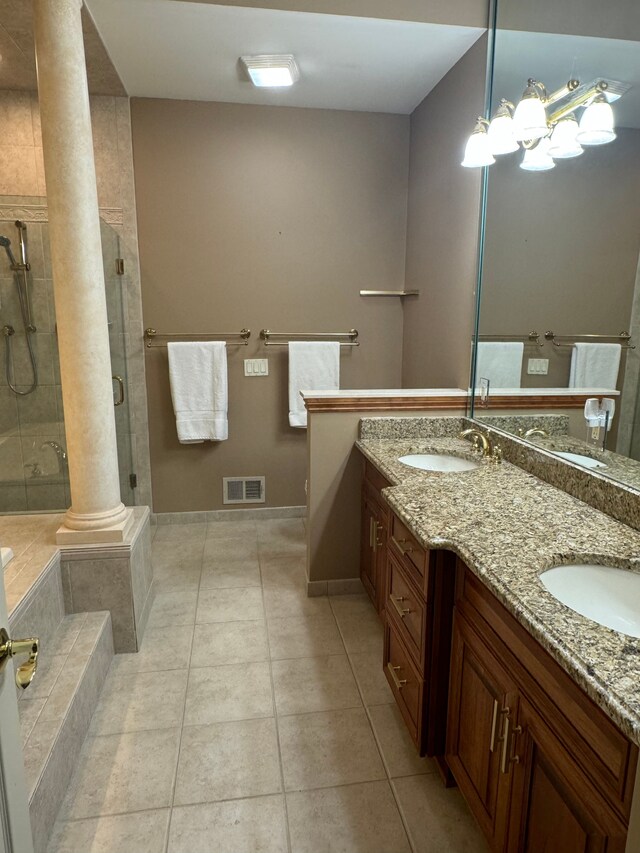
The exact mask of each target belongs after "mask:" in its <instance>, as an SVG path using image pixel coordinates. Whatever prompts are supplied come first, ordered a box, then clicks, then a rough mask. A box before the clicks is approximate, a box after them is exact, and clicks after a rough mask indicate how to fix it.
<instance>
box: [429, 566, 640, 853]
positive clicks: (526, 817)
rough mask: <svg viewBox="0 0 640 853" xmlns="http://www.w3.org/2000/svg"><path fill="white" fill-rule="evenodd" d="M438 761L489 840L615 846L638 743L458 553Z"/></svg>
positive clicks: (568, 848)
mask: <svg viewBox="0 0 640 853" xmlns="http://www.w3.org/2000/svg"><path fill="white" fill-rule="evenodd" d="M455 598H456V601H455V613H454V621H453V639H452V653H451V677H450V691H449V718H448V727H447V746H446V760H447V763H448V764H449V767H450V768H451V771H452V772H453V775H454V777H455V779H456V782H457V783H458V785H459V787H460V790H461V791H462V793H463V795H464V797H465V799H466V801H467V803H468V805H469V807H470V808H471V810H472V811H473V813H474V815H475V816H476V819H477V820H478V823H479V824H480V826H481V828H482V829H483V831H484V833H485V836H486V837H487V839H488V841H489V843H490V845H491V848H492V849H493V850H495V851H501V853H503V851H504V853H538V851H542V850H545V851H549V853H552V851H557V853H596V851H597V853H605V851H606V853H624V849H625V843H626V836H627V825H628V817H629V809H630V803H631V795H632V791H633V783H634V779H635V767H636V762H637V754H638V750H637V748H636V747H635V746H633V745H632V744H631V743H630V742H629V741H628V740H627V738H625V737H624V735H623V734H622V733H621V732H620V731H619V729H618V728H617V727H616V726H615V725H614V724H613V723H612V721H611V720H610V719H609V718H608V717H607V716H606V715H605V714H604V712H602V711H601V710H600V708H598V707H597V706H596V705H595V704H594V703H593V702H592V701H591V700H590V699H589V698H588V697H587V696H586V694H585V693H584V692H583V691H582V690H580V688H579V687H578V686H577V685H576V684H575V682H574V681H573V680H572V679H571V678H570V677H569V676H568V675H567V674H566V673H565V672H564V671H563V670H562V669H561V668H560V667H559V666H558V664H557V663H556V662H555V661H554V660H553V659H552V658H551V656H550V655H549V654H548V653H547V652H546V651H545V650H544V649H543V648H542V646H540V644H539V643H537V642H536V641H535V640H534V639H533V638H532V637H531V636H530V635H529V634H528V633H527V632H526V631H525V630H524V629H523V628H522V626H520V625H519V624H518V623H517V622H516V621H515V619H513V617H512V616H511V615H510V614H509V613H508V612H507V611H506V609H505V608H504V607H503V606H502V605H501V604H500V603H499V602H498V601H497V599H495V597H494V596H493V595H492V594H491V593H490V592H489V591H488V590H487V589H486V588H485V587H484V586H483V585H482V583H481V582H480V581H479V580H478V579H477V578H476V577H475V576H474V575H473V574H472V573H471V572H470V571H469V570H468V569H467V568H466V566H464V564H463V563H462V562H461V561H458V566H457V570H456V596H455Z"/></svg>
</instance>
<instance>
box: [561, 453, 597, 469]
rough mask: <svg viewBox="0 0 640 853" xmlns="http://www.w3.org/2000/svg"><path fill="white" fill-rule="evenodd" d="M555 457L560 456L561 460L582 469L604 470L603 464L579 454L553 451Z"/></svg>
mask: <svg viewBox="0 0 640 853" xmlns="http://www.w3.org/2000/svg"><path fill="white" fill-rule="evenodd" d="M554 453H555V455H556V456H562V458H563V459H568V460H569V462H576V463H577V464H578V465H582V466H583V467H584V468H606V467H607V466H606V465H605V464H604V462H598V460H597V459H592V458H591V457H590V456H583V455H582V454H581V453H569V452H568V451H566V450H555V451H554Z"/></svg>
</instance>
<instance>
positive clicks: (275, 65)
mask: <svg viewBox="0 0 640 853" xmlns="http://www.w3.org/2000/svg"><path fill="white" fill-rule="evenodd" d="M240 62H242V64H243V65H244V67H245V68H246V69H247V74H248V75H249V77H250V78H251V82H252V83H253V85H254V86H260V87H268V88H271V89H276V88H281V87H282V86H293V84H294V83H295V82H296V80H299V79H300V71H299V69H298V66H297V64H296V60H295V57H294V56H293V55H292V54H290V53H285V54H281V55H276V54H262V55H260V56H241V57H240Z"/></svg>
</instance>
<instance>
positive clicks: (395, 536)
mask: <svg viewBox="0 0 640 853" xmlns="http://www.w3.org/2000/svg"><path fill="white" fill-rule="evenodd" d="M385 577H386V588H385V606H384V615H385V641H384V658H383V666H384V672H385V675H386V677H387V681H388V682H389V685H390V687H391V690H392V691H393V694H394V696H395V699H396V702H397V704H398V707H399V709H400V712H401V713H402V716H403V717H404V720H405V723H406V725H407V728H408V730H409V733H410V735H411V737H412V739H413V741H414V743H415V745H416V747H417V749H418V752H419V753H420V755H432V756H436V757H441V756H442V755H443V754H444V747H445V739H446V726H447V697H448V685H449V653H450V642H451V612H452V606H453V591H454V578H455V558H454V557H453V555H452V554H450V553H448V552H446V551H427V550H425V549H424V548H423V547H422V546H421V545H420V544H419V542H418V541H417V540H416V539H415V538H414V537H413V536H412V534H411V533H410V532H409V530H408V529H407V528H406V526H405V525H404V524H403V523H402V521H401V520H400V519H399V518H398V517H397V516H396V515H394V514H393V513H392V514H391V515H390V516H389V536H388V542H387V565H386V572H385Z"/></svg>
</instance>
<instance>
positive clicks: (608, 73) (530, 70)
mask: <svg viewBox="0 0 640 853" xmlns="http://www.w3.org/2000/svg"><path fill="white" fill-rule="evenodd" d="M528 77H534V78H535V79H536V80H540V81H541V82H542V83H544V84H545V86H546V87H547V89H548V91H549V92H552V91H553V90H554V89H558V88H560V86H562V85H563V84H564V83H566V82H567V80H569V79H570V78H571V77H575V78H577V79H579V80H580V81H581V82H582V83H590V82H591V81H592V80H596V79H598V78H599V77H605V78H609V79H610V80H620V81H621V82H623V83H629V84H631V86H632V88H631V89H630V90H629V91H628V92H626V93H625V94H624V95H623V97H622V98H621V99H620V100H619V101H617V102H616V103H615V104H614V113H615V117H616V124H617V125H618V126H619V127H640V42H637V41H623V40H622V39H606V38H594V37H591V36H572V35H561V34H557V33H529V32H520V31H515V30H498V32H497V33H496V55H495V68H494V85H493V100H494V103H496V104H497V103H498V102H499V101H500V98H507V99H508V100H510V101H513V102H514V103H515V102H517V101H518V100H519V99H520V97H521V95H522V92H523V90H524V88H525V86H526V84H527V78H528Z"/></svg>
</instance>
